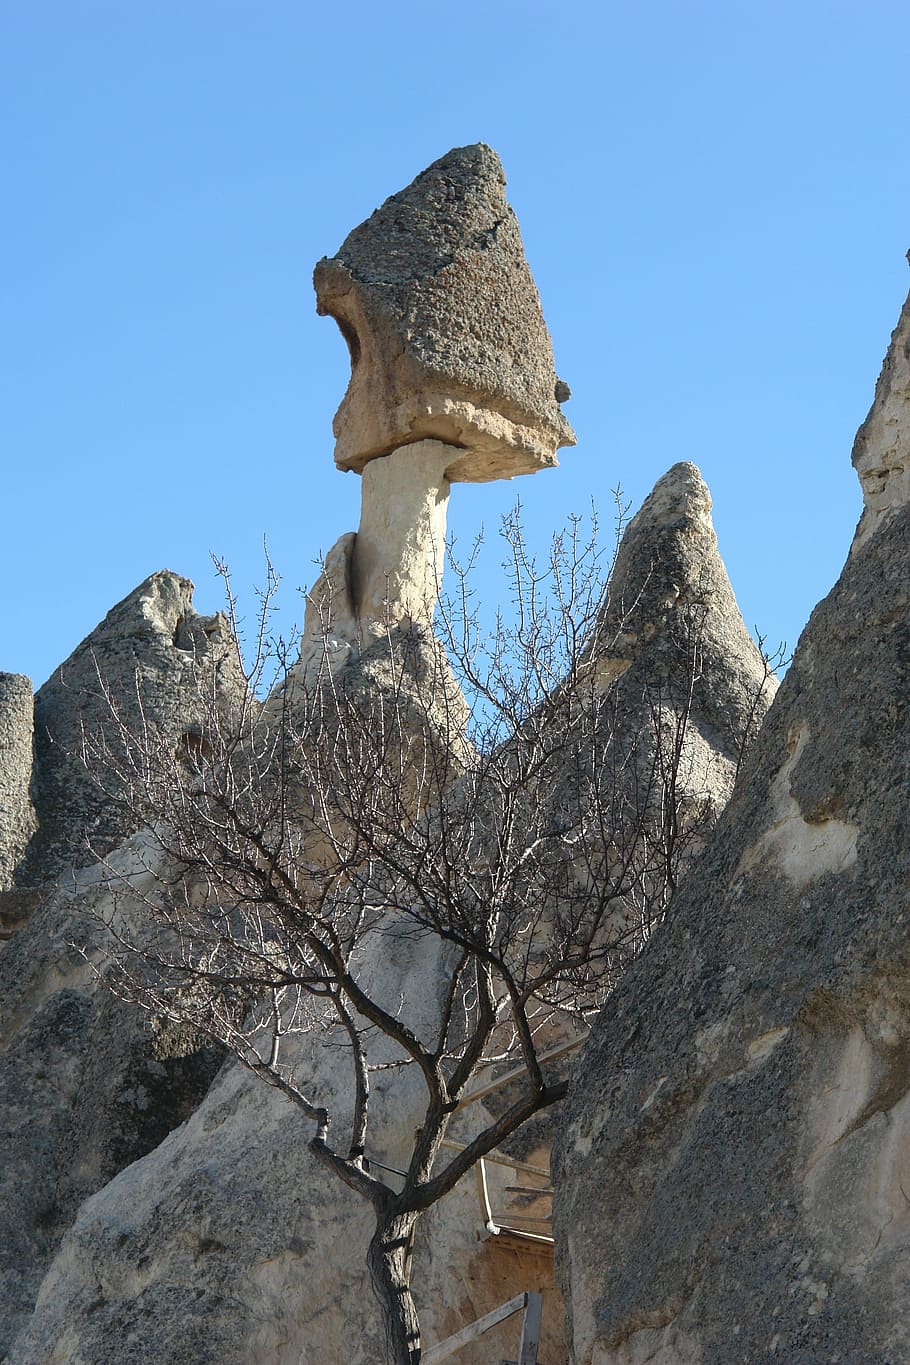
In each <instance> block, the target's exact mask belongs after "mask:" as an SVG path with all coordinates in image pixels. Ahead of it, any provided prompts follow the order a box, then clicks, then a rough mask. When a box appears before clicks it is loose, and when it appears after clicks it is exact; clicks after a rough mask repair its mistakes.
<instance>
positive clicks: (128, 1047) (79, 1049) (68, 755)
mask: <svg viewBox="0 0 910 1365" xmlns="http://www.w3.org/2000/svg"><path fill="white" fill-rule="evenodd" d="M191 592H192V585H191V584H190V583H189V582H188V581H187V580H186V579H181V578H177V577H176V576H175V575H174V574H170V573H166V572H163V573H159V574H155V575H153V576H152V577H151V578H149V579H147V580H146V582H145V583H143V584H141V585H140V587H139V588H137V589H136V591H135V592H133V593H131V594H130V596H129V597H127V598H126V599H125V600H124V601H123V602H121V603H120V604H119V606H117V607H115V608H114V609H113V610H112V611H111V612H110V613H109V615H108V616H107V618H106V619H105V621H104V622H103V623H102V624H101V625H100V626H99V627H98V628H97V629H96V630H95V631H94V632H93V633H92V634H91V635H90V636H89V638H88V639H87V640H86V641H85V642H84V643H83V644H82V645H81V646H80V647H79V649H77V650H76V651H75V653H74V654H73V655H72V657H71V659H70V660H69V661H68V663H67V664H65V665H64V666H63V668H62V669H61V670H59V671H58V672H57V673H56V674H55V675H54V677H53V678H52V679H51V681H50V682H49V683H48V684H46V685H45V687H44V688H42V690H41V693H40V694H39V699H40V707H39V715H40V724H41V743H40V744H39V746H38V765H39V767H38V772H39V779H40V780H39V782H38V800H37V805H38V810H39V814H40V817H41V819H42V829H41V831H40V834H39V836H38V837H37V838H36V839H34V840H33V841H32V845H31V848H30V851H29V857H28V859H27V861H26V865H25V871H24V874H22V875H23V876H24V877H26V878H27V879H28V880H29V881H30V882H31V883H32V889H30V890H29V889H25V888H23V887H19V888H17V889H15V890H11V891H7V892H6V893H4V895H3V896H2V898H0V915H2V923H3V926H4V929H3V932H4V933H8V934H9V935H10V939H9V942H8V944H7V946H6V947H5V948H4V950H3V953H2V954H0V1356H3V1354H4V1352H5V1349H6V1347H7V1346H8V1345H9V1342H10V1340H11V1338H12V1336H13V1335H14V1334H15V1332H16V1331H17V1330H18V1328H19V1327H20V1326H21V1325H22V1323H23V1322H24V1321H25V1320H26V1319H27V1318H28V1317H29V1315H30V1313H31V1311H32V1308H33V1306H34V1301H35V1296H36V1294H37V1291H38V1287H39V1285H40V1283H41V1280H42V1277H43V1275H44V1272H45V1269H46V1267H47V1263H48V1262H49V1261H50V1260H51V1258H52V1257H53V1255H54V1253H55V1252H56V1250H57V1247H58V1245H59V1241H60V1238H61V1236H62V1234H63V1232H64V1231H65V1230H66V1228H67V1227H69V1225H70V1224H71V1223H72V1221H73V1219H74V1217H75V1215H76V1211H77V1209H78V1208H79V1206H80V1204H82V1202H83V1201H84V1200H85V1199H86V1198H87V1197H88V1196H89V1195H91V1194H92V1193H93V1192H94V1191H95V1190H97V1189H99V1188H100V1187H101V1186H103V1185H105V1184H106V1182H107V1181H109V1180H110V1179H111V1177H112V1176H114V1175H115V1174H116V1173H117V1172H118V1171H119V1170H121V1169H122V1168H123V1167H124V1166H127V1165H129V1164H130V1163H131V1162H133V1161H135V1160H136V1159H137V1158H138V1157H140V1156H143V1155H144V1154H145V1153H146V1152H148V1151H149V1150H151V1149H153V1148H155V1147H156V1146H157V1145H158V1144H159V1143H160V1142H161V1140H162V1139H163V1138H164V1137H165V1136H166V1134H167V1133H168V1132H169V1131H170V1130H171V1129H172V1128H173V1127H175V1126H176V1125H178V1124H179V1123H181V1122H182V1121H183V1120H184V1119H185V1118H186V1117H187V1116H188V1115H189V1114H190V1113H191V1112H192V1111H193V1109H194V1108H195V1106H196V1105H197V1104H198V1102H199V1100H200V1098H201V1097H202V1095H203V1094H204V1093H205V1090H206V1089H207V1087H208V1085H209V1083H210V1081H211V1079H212V1076H213V1075H214V1073H215V1071H216V1069H217V1067H218V1065H220V1055H217V1054H216V1052H215V1051H214V1050H213V1049H209V1048H204V1047H200V1046H199V1045H198V1044H196V1043H193V1042H192V1041H191V1040H183V1042H182V1044H180V1043H179V1041H178V1040H176V1039H174V1038H170V1039H165V1038H163V1037H160V1036H156V1034H155V1033H154V1031H153V1030H152V1028H151V1027H150V1025H149V1021H148V1019H147V1017H146V1016H144V1015H142V1014H141V1013H140V1012H138V1011H137V1010H135V1009H132V1008H128V1007H127V1006H125V1005H123V1004H121V1003H119V1002H118V1001H116V1000H115V999H114V998H113V997H112V996H111V995H109V993H108V992H107V991H106V990H105V989H104V988H102V987H101V986H100V985H99V983H98V980H97V978H96V975H95V971H94V967H101V968H103V966H104V962H105V959H106V955H107V952H108V949H109V944H108V941H107V938H106V935H105V934H104V932H103V930H102V929H101V926H100V924H98V923H97V922H96V920H95V918H94V916H95V914H97V913H99V912H100V911H103V910H104V908H105V907H106V906H109V903H110V887H109V886H108V885H107V884H106V876H105V872H104V869H103V868H102V867H100V866H98V865H95V866H90V867H87V868H83V869H82V870H81V871H76V872H75V873H74V872H73V871H72V867H73V864H74V863H76V864H78V863H79V862H85V861H86V859H87V856H88V855H87V852H86V851H85V848H84V846H83V845H80V842H79V841H80V835H81V831H82V830H84V829H88V830H90V831H92V833H93V836H94V837H95V838H96V839H98V840H101V841H102V842H103V846H104V847H105V848H108V849H109V848H110V847H111V846H112V845H114V844H116V843H117V842H118V840H119V838H120V837H121V836H122V834H123V833H124V832H125V831H126V830H127V829H128V828H129V826H130V823H131V822H130V820H129V818H128V813H127V815H126V816H125V815H124V813H123V812H122V811H121V808H120V807H119V805H118V803H117V801H116V792H115V791H113V792H112V794H111V798H110V800H109V802H105V801H103V800H102V799H101V795H100V792H99V789H98V787H97V786H96V784H95V782H94V781H93V780H92V778H91V777H90V775H89V773H88V772H87V771H86V770H85V768H84V767H83V765H82V761H81V756H80V751H81V741H82V724H83V723H84V724H85V726H86V729H87V730H89V731H92V728H93V727H96V728H97V727H100V728H101V729H103V730H108V733H109V742H110V743H111V745H114V744H115V743H116V726H111V724H110V723H111V717H112V712H111V707H112V706H113V707H116V708H117V709H118V711H119V713H120V715H121V716H122V717H123V718H124V719H126V720H127V721H128V723H130V724H132V725H134V726H136V727H138V726H139V724H140V706H141V713H142V716H143V717H144V723H145V724H146V725H147V726H148V727H149V730H150V732H157V733H158V734H160V735H161V736H162V737H163V738H164V739H166V740H168V741H170V740H171V739H173V742H174V745H175V747H176V746H177V744H178V743H179V741H180V737H181V736H182V735H183V734H184V733H185V731H186V729H187V728H188V727H190V726H192V725H193V724H194V723H196V722H198V720H199V713H200V707H201V705H202V700H203V698H205V704H206V706H207V707H211V706H219V705H222V704H223V705H224V706H230V705H231V703H232V699H233V698H234V697H235V695H236V694H235V692H234V688H235V687H236V686H237V685H238V682H237V675H236V669H235V660H236V654H235V653H232V652H229V651H228V650H227V644H228V640H227V632H226V628H225V626H224V623H223V621H222V620H221V618H207V617H200V616H198V615H197V614H196V613H195V612H194V611H193V610H192V601H191ZM24 681H26V682H27V680H24ZM28 690H29V698H28V701H29V705H28V706H26V702H25V692H24V688H23V687H22V686H19V687H18V688H17V692H16V695H17V698H18V699H19V704H20V705H19V709H20V711H21V712H22V716H23V723H22V724H21V725H20V726H19V727H18V730H17V736H18V739H17V744H16V745H15V746H13V748H14V757H16V756H18V757H16V764H17V766H15V768H14V766H13V765H12V764H11V765H10V766H9V768H8V769H6V770H5V774H6V779H7V781H8V782H9V781H10V779H11V777H14V778H15V779H16V784H17V790H18V791H19V792H20V794H22V793H23V792H24V791H25V790H26V778H25V773H24V771H23V770H22V765H23V764H24V761H25V753H26V749H27V750H28V751H30V750H31V740H30V738H29V739H28V743H27V745H26V734H27V728H26V726H25V724H24V718H25V714H26V712H27V711H28V710H29V709H30V688H29V689H28ZM137 733H139V730H138V728H137ZM7 752H9V750H8V751H7ZM5 757H6V756H5V755H4V758H5ZM20 759H21V762H19V760H20ZM110 856H111V858H112V859H113V860H114V862H115V863H116V861H117V859H118V858H119V857H122V856H124V855H123V852H122V850H120V851H115V852H113V853H112V854H111V855H110ZM20 870H21V869H20ZM64 872H65V873H66V875H60V874H62V873H64ZM55 878H59V880H58V881H56V882H55ZM42 884H43V885H42ZM74 944H78V945H79V948H80V949H81V950H82V951H81V952H80V951H79V950H77V949H76V948H75V947H74V946H73V945H74Z"/></svg>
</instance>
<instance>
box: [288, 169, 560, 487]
mask: <svg viewBox="0 0 910 1365" xmlns="http://www.w3.org/2000/svg"><path fill="white" fill-rule="evenodd" d="M505 183H506V182H505V175H504V174H503V169H502V165H501V163H500V160H499V157H498V156H497V155H496V153H495V152H494V151H493V150H492V149H491V148H490V147H487V146H485V145H484V144H483V143H477V144H475V145H474V146H469V147H456V148H454V149H453V150H452V151H450V152H448V153H446V155H445V156H443V157H440V159H439V160H438V161H435V162H434V163H433V164H432V165H431V166H429V167H428V168H427V169H426V170H425V171H423V172H422V173H421V174H420V175H419V176H418V177H417V178H416V180H414V182H413V183H412V184H410V185H408V186H407V188H406V189H403V190H401V191H400V192H399V193H398V194H394V195H392V197H391V198H390V199H387V200H386V201H385V203H384V204H383V205H382V206H381V208H379V209H377V210H376V211H375V213H373V214H372V215H371V217H369V218H368V219H367V220H366V222H364V223H361V224H360V226H359V227H356V228H355V229H354V230H353V231H352V232H351V233H349V235H348V236H347V237H346V238H345V240H344V242H343V243H342V245H341V247H340V248H339V250H338V252H337V254H336V255H335V256H334V257H331V258H328V257H326V258H323V260H321V261H320V262H319V264H318V265H317V266H316V271H315V275H314V284H315V288H316V295H317V310H318V312H319V313H321V314H329V315H331V316H332V317H334V318H335V320H336V321H337V322H338V325H339V327H340V329H341V331H342V333H343V335H344V337H345V339H346V341H347V343H348V347H349V350H350V353H351V380H350V384H349V386H348V391H347V393H346V395H345V397H344V400H343V401H342V404H341V406H340V408H339V409H338V412H337V414H336V416H335V422H334V431H335V436H336V438H337V439H336V446H335V462H336V464H337V465H338V466H339V468H341V469H354V470H356V471H357V472H361V471H362V470H363V468H364V466H365V464H366V463H367V461H369V460H371V459H374V458H375V457H376V456H382V455H387V454H389V453H390V452H391V451H392V450H394V449H395V448H396V447H398V446H404V445H409V444H412V443H413V442H415V441H420V440H423V439H425V438H430V439H434V440H439V441H443V442H446V443H447V444H449V445H451V446H454V447H456V448H459V449H460V451H461V453H460V454H459V455H457V456H455V457H454V458H453V463H452V466H451V468H450V469H448V470H447V471H446V472H447V476H448V478H449V479H450V481H457V480H466V479H470V480H488V479H496V478H511V477H512V476H513V475H515V474H527V473H533V472H534V471H535V470H537V469H540V468H543V467H546V466H548V465H554V464H555V463H556V450H557V449H558V447H560V446H564V445H571V444H573V443H574V439H575V438H574V435H573V433H572V429H571V427H570V426H569V424H568V422H567V421H566V420H565V418H564V417H563V416H562V413H561V412H560V410H559V401H564V399H565V398H566V397H568V386H567V385H565V384H564V383H563V382H562V381H561V380H557V378H556V374H555V372H554V369H553V351H552V345H551V342H550V336H549V333H548V332H547V328H546V324H545V323H544V320H543V314H542V312H541V308H540V299H539V296H538V293H537V289H536V286H535V284H534V280H533V277H532V275H531V271H530V269H529V267H528V264H527V261H526V260H525V255H524V248H523V246H522V242H521V234H520V232H519V228H518V222H517V219H516V217H515V214H514V213H513V211H512V209H511V208H510V207H509V205H508V203H507V202H506V198H505Z"/></svg>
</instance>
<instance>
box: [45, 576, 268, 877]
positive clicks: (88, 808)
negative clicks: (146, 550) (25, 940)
mask: <svg viewBox="0 0 910 1365" xmlns="http://www.w3.org/2000/svg"><path fill="white" fill-rule="evenodd" d="M192 594H193V585H192V583H191V582H190V581H189V579H186V578H180V577H178V575H177V574H173V573H170V572H169V571H168V570H166V569H165V570H162V571H161V572H159V573H155V574H152V575H151V577H150V578H147V579H146V580H145V582H144V583H141V584H140V585H139V587H138V588H136V589H134V591H133V592H131V593H130V594H129V596H128V597H125V598H124V599H123V601H122V602H120V603H118V604H117V606H115V607H113V608H112V609H111V611H109V612H108V614H107V616H106V617H105V618H104V620H103V621H102V622H101V624H100V625H99V626H97V627H96V629H95V630H93V631H92V633H91V635H89V636H88V638H87V639H85V640H84V641H83V642H82V644H81V645H79V647H78V648H77V649H76V650H74V652H73V653H72V655H71V656H70V657H69V659H67V661H66V663H64V664H62V665H61V667H60V668H58V669H57V670H56V672H55V673H54V674H53V675H52V677H51V678H50V679H49V680H48V681H47V682H46V683H45V684H44V686H43V687H42V688H41V689H40V691H39V692H38V694H37V696H36V698H35V747H36V768H37V774H36V775H37V782H36V792H35V803H36V806H37V811H38V819H39V824H40V828H39V832H38V836H37V838H36V839H35V840H34V841H33V844H32V848H31V849H30V854H29V862H28V867H27V869H26V873H25V874H24V875H25V876H26V877H27V879H28V881H29V882H30V883H32V884H39V883H41V882H45V881H47V880H49V879H51V878H53V877H54V876H58V875H60V874H61V873H68V872H69V871H70V869H71V868H72V867H73V865H74V864H75V865H76V866H80V865H84V864H86V863H87V862H89V861H90V860H91V857H92V853H91V851H90V848H89V844H91V847H92V849H94V850H100V851H104V850H106V849H109V848H112V847H113V846H114V845H115V844H116V843H117V842H118V841H119V840H120V839H121V838H122V837H123V836H124V834H127V833H130V832H131V831H132V829H133V827H134V826H133V824H132V822H131V819H130V816H129V812H128V811H126V810H124V809H123V807H122V805H121V804H120V803H119V802H118V799H117V792H116V791H115V790H114V791H109V792H102V791H101V789H100V788H99V786H98V784H97V782H96V780H95V778H94V777H93V775H92V773H91V772H90V771H89V770H88V769H87V768H86V765H85V763H84V762H83V759H82V749H83V735H84V734H85V733H86V732H88V733H89V734H94V733H97V732H101V733H103V734H105V735H106V736H107V739H108V742H109V743H110V744H111V745H112V746H113V748H114V749H116V748H117V743H118V741H117V726H116V724H115V723H114V721H113V717H112V708H114V709H116V711H117V713H118V714H119V715H120V717H121V718H122V719H123V721H124V722H125V724H126V725H127V726H128V727H129V728H130V729H131V730H133V731H134V732H135V733H140V732H141V727H142V726H143V725H146V726H148V727H149V728H150V729H151V730H152V731H153V732H156V733H158V734H160V735H162V736H173V740H174V745H175V747H176V745H177V744H178V743H179V741H180V738H181V736H182V735H184V734H185V733H187V732H188V731H189V730H191V729H192V727H193V726H194V725H197V724H198V723H199V720H200V717H201V716H202V715H203V714H204V713H205V711H206V709H207V707H208V706H209V705H210V700H211V698H212V697H213V696H223V697H224V698H229V697H230V696H231V695H234V693H235V690H236V689H237V688H239V687H240V686H241V679H240V678H239V677H238V674H237V654H236V649H235V647H234V645H233V642H232V639H231V635H230V631H229V629H228V624H227V621H226V618H225V617H224V616H223V615H222V614H221V613H218V614H217V615H215V616H200V615H199V614H198V613H197V612H195V611H194V610H193V605H192Z"/></svg>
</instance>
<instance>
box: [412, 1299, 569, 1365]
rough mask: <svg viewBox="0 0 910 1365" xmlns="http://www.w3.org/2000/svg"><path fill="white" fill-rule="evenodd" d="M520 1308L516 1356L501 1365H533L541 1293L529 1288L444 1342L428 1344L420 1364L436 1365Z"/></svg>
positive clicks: (535, 1356) (538, 1343)
mask: <svg viewBox="0 0 910 1365" xmlns="http://www.w3.org/2000/svg"><path fill="white" fill-rule="evenodd" d="M522 1311H524V1317H523V1319H522V1324H521V1343H520V1345H519V1347H518V1359H517V1360H508V1361H506V1360H504V1361H503V1362H502V1365H537V1351H538V1347H539V1346H540V1319H541V1314H542V1312H543V1296H542V1295H541V1294H538V1293H536V1292H535V1291H533V1290H529V1291H527V1292H526V1293H524V1294H516V1296H515V1298H514V1299H509V1301H508V1303H502V1304H500V1305H499V1307H498V1308H494V1309H493V1310H492V1312H490V1313H485V1314H484V1316H483V1317H482V1318H478V1319H477V1321H476V1322H470V1323H468V1325H467V1327H462V1328H461V1330H460V1331H458V1332H455V1333H454V1334H453V1335H452V1336H450V1337H446V1339H445V1341H440V1342H439V1344H438V1345H436V1346H431V1347H430V1348H429V1350H426V1351H424V1352H423V1362H424V1365H439V1362H440V1361H442V1360H448V1359H449V1357H450V1356H453V1355H454V1354H455V1352H456V1351H460V1350H461V1348H462V1346H468V1345H469V1344H470V1343H471V1342H472V1341H476V1340H477V1338H478V1337H482V1336H483V1334H484V1332H489V1330H490V1328H491V1327H498V1325H499V1324H500V1323H501V1322H505V1320H506V1318H510V1317H512V1315H513V1314H514V1313H520V1312H522Z"/></svg>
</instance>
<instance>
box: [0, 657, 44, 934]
mask: <svg viewBox="0 0 910 1365" xmlns="http://www.w3.org/2000/svg"><path fill="white" fill-rule="evenodd" d="M33 711H34V705H33V701H32V684H31V681H30V679H28V678H25V677H23V676H22V675H21V674H19V673H0V891H6V890H8V889H9V888H11V887H12V886H14V884H15V882H16V873H17V870H18V869H19V867H20V866H21V864H22V861H23V858H24V856H25V852H26V849H27V848H28V845H29V841H30V839H31V837H32V835H33V834H34V832H35V828H36V824H37V821H36V818H35V810H34V806H33V805H32V796H31V784H32V733H33V728H34V724H33ZM0 933H2V929H0Z"/></svg>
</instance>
